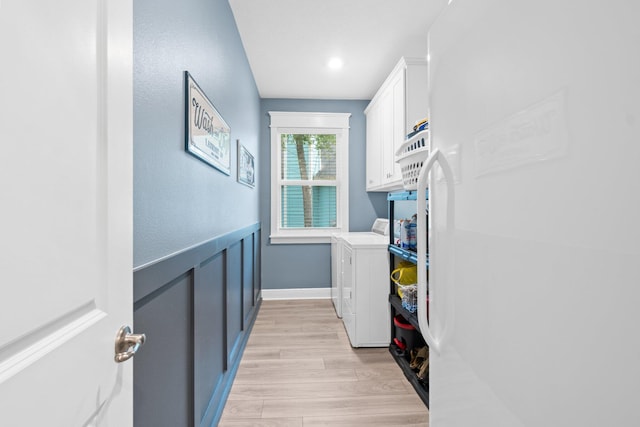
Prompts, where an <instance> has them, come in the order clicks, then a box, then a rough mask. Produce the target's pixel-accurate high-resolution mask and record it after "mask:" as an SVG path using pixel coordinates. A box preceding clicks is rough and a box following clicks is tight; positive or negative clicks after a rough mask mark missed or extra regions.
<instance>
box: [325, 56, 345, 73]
mask: <svg viewBox="0 0 640 427" xmlns="http://www.w3.org/2000/svg"><path fill="white" fill-rule="evenodd" d="M327 65H329V68H331V69H332V70H338V69H340V68H342V59H340V58H338V57H333V58H331V59H330V60H329V63H328V64H327Z"/></svg>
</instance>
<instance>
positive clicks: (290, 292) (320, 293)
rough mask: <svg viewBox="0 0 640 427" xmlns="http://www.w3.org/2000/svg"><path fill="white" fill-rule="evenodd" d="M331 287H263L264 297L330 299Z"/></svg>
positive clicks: (268, 298)
mask: <svg viewBox="0 0 640 427" xmlns="http://www.w3.org/2000/svg"><path fill="white" fill-rule="evenodd" d="M330 298H331V288H298V289H263V290H262V299H263V300H265V301H267V300H282V299H330Z"/></svg>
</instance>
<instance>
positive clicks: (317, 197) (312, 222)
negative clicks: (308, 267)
mask: <svg viewBox="0 0 640 427" xmlns="http://www.w3.org/2000/svg"><path fill="white" fill-rule="evenodd" d="M269 115H270V116H271V236H270V238H271V243H329V242H330V241H331V240H330V239H331V234H332V233H335V232H340V231H348V229H349V173H348V153H349V147H348V144H349V117H350V114H348V113H290V112H275V111H271V112H269Z"/></svg>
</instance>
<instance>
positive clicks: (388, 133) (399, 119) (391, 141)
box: [382, 69, 406, 189]
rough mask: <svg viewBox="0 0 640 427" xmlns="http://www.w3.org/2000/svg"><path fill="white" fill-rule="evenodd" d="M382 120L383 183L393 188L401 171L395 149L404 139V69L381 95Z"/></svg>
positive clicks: (398, 181) (397, 182) (399, 181)
mask: <svg viewBox="0 0 640 427" xmlns="http://www.w3.org/2000/svg"><path fill="white" fill-rule="evenodd" d="M382 103H383V107H382V113H383V115H384V119H383V120H382V122H383V126H384V130H383V135H384V137H383V138H384V151H383V166H382V169H383V175H382V179H383V184H385V187H387V188H390V189H391V188H395V187H394V185H396V184H399V183H400V184H401V182H402V172H401V171H400V165H398V163H396V151H397V150H398V148H400V146H401V145H402V143H403V142H404V139H405V135H406V132H405V129H404V128H405V126H404V117H405V111H404V110H405V73H404V69H401V70H399V71H398V73H397V74H396V75H394V76H393V78H392V79H391V81H390V83H389V86H388V87H387V89H386V91H385V95H384V97H383V101H382Z"/></svg>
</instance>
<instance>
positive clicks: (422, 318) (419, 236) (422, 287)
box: [416, 148, 454, 354]
mask: <svg viewBox="0 0 640 427" xmlns="http://www.w3.org/2000/svg"><path fill="white" fill-rule="evenodd" d="M436 162H438V163H439V164H440V167H441V168H442V171H443V173H444V176H445V179H446V181H447V229H452V228H453V220H454V185H453V171H452V170H451V166H449V162H447V159H446V158H445V156H444V154H442V152H441V151H440V150H439V149H437V148H436V149H435V150H433V151H432V152H431V155H430V156H429V158H428V159H427V161H426V162H425V163H424V165H423V166H422V169H420V174H419V176H418V190H417V192H418V198H417V199H418V223H417V230H416V240H417V242H416V243H417V246H418V259H417V262H418V269H417V270H418V324H419V325H420V330H421V332H422V336H423V337H424V339H425V341H426V342H427V344H428V345H429V351H435V352H436V354H440V343H441V341H442V336H441V337H440V339H438V338H436V337H435V335H434V333H433V331H432V330H431V329H430V327H429V320H428V319H427V286H429V288H430V296H431V299H432V300H433V299H434V297H435V295H436V292H437V289H436V286H435V283H434V278H435V274H433V271H434V270H435V269H437V268H438V264H437V259H436V257H434V250H433V249H434V247H433V241H432V242H431V247H430V249H431V254H430V257H429V258H430V261H429V269H430V270H431V275H430V280H429V282H430V284H427V274H426V273H427V271H426V268H425V265H426V263H427V242H426V239H425V236H426V234H425V233H424V230H426V227H427V224H426V218H425V215H424V213H425V212H426V208H427V201H426V198H425V195H426V192H427V180H428V178H429V172H430V171H431V168H433V165H434V164H435V163H436ZM432 201H433V200H432ZM430 212H433V209H431V210H430ZM429 234H430V235H431V233H429ZM441 306H442V305H441ZM435 314H436V313H434V311H433V309H432V310H431V312H430V316H431V317H432V318H433V317H434V316H435ZM445 314H446V313H445ZM443 332H444V328H443Z"/></svg>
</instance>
